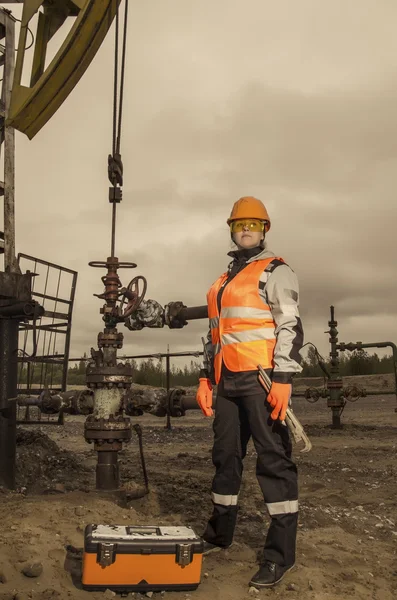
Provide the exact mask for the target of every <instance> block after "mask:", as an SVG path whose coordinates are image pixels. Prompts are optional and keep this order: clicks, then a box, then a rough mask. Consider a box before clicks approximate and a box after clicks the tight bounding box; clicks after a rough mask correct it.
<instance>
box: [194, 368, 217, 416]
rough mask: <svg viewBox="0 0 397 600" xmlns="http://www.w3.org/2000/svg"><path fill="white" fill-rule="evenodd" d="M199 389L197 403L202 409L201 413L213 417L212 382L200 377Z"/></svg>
mask: <svg viewBox="0 0 397 600" xmlns="http://www.w3.org/2000/svg"><path fill="white" fill-rule="evenodd" d="M199 382H200V383H199V387H198V390H197V394H196V402H197V404H198V405H199V407H200V408H201V412H202V413H203V415H205V416H206V417H211V416H212V415H213V411H212V393H213V392H212V384H211V380H210V379H207V378H206V377H200V379H199Z"/></svg>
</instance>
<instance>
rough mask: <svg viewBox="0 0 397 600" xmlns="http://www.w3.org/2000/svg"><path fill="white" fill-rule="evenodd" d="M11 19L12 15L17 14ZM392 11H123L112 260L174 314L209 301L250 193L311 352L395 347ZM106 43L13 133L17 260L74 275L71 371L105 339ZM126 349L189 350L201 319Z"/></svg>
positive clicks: (310, 0)
mask: <svg viewBox="0 0 397 600" xmlns="http://www.w3.org/2000/svg"><path fill="white" fill-rule="evenodd" d="M15 13H16V14H17V10H15ZM396 21H397V5H396V4H395V3H394V2H390V1H389V0H387V1H386V0H385V1H382V0H373V1H369V0H355V1H352V2H349V3H347V2H345V1H342V0H333V1H332V2H330V1H329V0H300V1H299V2H296V1H294V0H289V1H279V2H277V3H276V2H272V1H270V0H227V1H226V0H217V2H213V1H209V0H201V1H200V2H196V1H193V0H167V1H164V0H151V1H148V2H145V3H138V2H133V1H131V0H130V20H129V37H128V44H127V54H128V55H127V74H126V85H125V106H124V117H123V133H122V157H123V163H124V190H123V194H124V199H123V202H122V203H121V204H120V205H119V207H118V217H117V243H116V255H117V256H118V257H119V259H120V260H123V261H133V262H136V263H138V268H137V269H135V270H128V271H127V270H123V271H120V275H121V277H122V281H123V283H124V284H127V283H128V280H129V279H130V278H132V277H133V276H135V275H144V276H145V277H146V278H147V280H148V292H147V297H149V298H154V299H156V300H158V301H159V302H160V303H162V304H164V303H166V302H169V301H171V300H182V301H184V303H185V304H187V305H188V306H196V305H201V304H204V303H205V296H206V292H207V289H208V288H209V286H210V285H211V283H212V282H213V281H214V280H215V279H216V278H217V277H218V275H219V274H220V273H221V272H223V271H224V270H225V268H226V266H227V264H228V262H229V258H228V257H227V256H226V253H227V252H228V251H229V250H230V240H229V234H228V229H227V225H226V222H225V221H226V218H227V216H228V214H229V212H230V209H231V206H232V204H233V202H234V201H235V200H237V199H238V198H239V197H240V196H242V195H255V196H256V197H259V198H261V199H262V200H263V202H264V203H265V204H266V206H267V208H268V211H269V213H270V216H271V218H272V228H271V231H270V233H269V235H268V237H267V242H268V247H269V249H271V250H272V251H273V252H275V253H276V254H278V255H281V256H283V257H284V258H285V260H286V261H287V262H288V263H289V264H290V265H291V267H292V268H293V269H294V270H295V271H296V273H297V275H298V277H299V282H300V290H301V301H300V304H301V315H302V320H303V324H304V329H305V341H309V340H310V341H312V342H314V343H315V344H316V345H318V348H319V350H320V352H322V353H323V354H326V353H328V352H329V346H328V336H327V335H325V334H324V331H325V330H326V329H327V328H328V325H327V322H328V319H329V305H330V304H334V305H335V309H336V317H337V319H338V322H339V326H338V329H339V331H340V335H339V339H340V340H341V341H346V342H347V341H356V340H361V341H363V342H371V341H379V340H392V341H395V338H396V336H395V332H396V324H397V316H396V315H397V308H396V307H397V302H396V299H397V283H396V282H397V278H396V262H397V250H396V245H395V243H394V238H395V223H396V219H397V203H396V201H395V195H396V189H397V109H396V106H397V41H396V36H395V23H396ZM113 39H114V36H113V28H112V31H111V32H110V34H109V35H108V37H107V39H106V41H105V43H104V44H103V46H102V47H101V48H100V50H99V52H98V54H97V56H96V57H95V59H94V61H93V63H92V64H91V66H90V68H89V69H88V71H87V73H86V74H85V76H84V77H83V78H82V80H81V81H80V83H79V84H78V86H77V88H76V89H75V90H74V92H73V93H72V94H71V96H70V97H69V98H68V99H67V101H66V102H65V104H64V105H63V106H62V107H61V108H60V109H59V111H58V113H57V114H56V115H55V116H54V117H53V119H52V120H51V121H50V122H49V123H48V124H47V125H46V126H45V127H44V129H43V130H42V131H41V132H40V133H39V134H38V135H37V136H36V137H35V138H34V139H33V140H32V141H29V140H28V139H27V138H26V137H25V136H23V134H20V133H17V139H16V142H17V154H16V161H17V162H16V169H17V184H16V206H17V250H18V251H21V252H25V253H27V254H31V255H34V256H37V257H40V258H44V259H48V260H51V261H53V262H55V263H58V264H61V265H63V266H65V267H69V268H71V269H76V270H78V272H79V279H78V286H77V295H76V303H75V311H74V318H73V332H72V349H71V352H72V355H74V356H76V355H77V356H79V355H81V354H82V353H83V352H84V351H88V350H89V348H90V346H94V345H95V344H96V337H97V333H98V331H99V330H100V329H102V321H101V317H100V315H99V308H100V307H101V306H102V304H103V301H101V300H98V299H96V298H95V297H93V294H94V293H101V292H102V291H103V288H102V283H101V280H100V278H101V276H102V275H104V274H105V272H104V271H102V270H100V269H93V268H90V267H88V266H87V264H88V262H89V261H91V260H105V259H106V257H107V256H108V255H109V251H110V222H111V219H110V217H111V208H110V204H109V203H108V200H107V194H108V191H107V190H108V181H107V155H108V153H109V152H110V149H111V127H112V77H113V71H112V68H113V64H112V63H113ZM121 329H122V331H123V332H124V333H125V345H124V349H125V352H126V353H128V354H136V353H143V352H161V351H166V348H167V344H169V345H170V349H171V350H172V351H181V350H193V349H198V348H199V347H200V337H201V336H202V335H205V333H206V330H207V323H206V322H205V321H199V322H191V323H190V324H189V325H188V326H187V327H185V328H184V329H183V330H178V331H171V330H169V329H168V328H166V329H163V330H148V329H147V330H144V331H142V332H129V331H128V330H127V329H125V328H124V327H121Z"/></svg>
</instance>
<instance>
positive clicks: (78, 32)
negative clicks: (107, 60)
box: [7, 0, 120, 139]
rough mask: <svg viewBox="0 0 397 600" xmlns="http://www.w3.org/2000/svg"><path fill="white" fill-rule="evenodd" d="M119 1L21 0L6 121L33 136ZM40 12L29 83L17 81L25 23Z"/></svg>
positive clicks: (86, 61)
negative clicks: (55, 45) (66, 26)
mask: <svg viewBox="0 0 397 600" xmlns="http://www.w3.org/2000/svg"><path fill="white" fill-rule="evenodd" d="M119 4H120V0H73V1H72V0H52V1H51V3H49V2H47V0H24V1H23V12H22V23H21V30H20V35H19V43H18V52H17V59H16V64H15V72H14V82H13V86H12V91H11V100H10V107H9V112H8V118H7V125H10V126H12V127H14V128H15V129H17V130H18V131H21V132H22V133H25V134H26V135H27V136H28V138H29V139H32V138H33V137H34V136H35V135H36V134H37V133H38V132H39V131H40V130H41V128H42V127H43V126H44V125H45V124H46V123H47V121H48V120H49V119H50V118H51V117H52V116H53V115H54V113H55V112H56V111H57V110H58V108H59V107H60V106H61V105H62V103H63V102H64V101H65V100H66V98H67V97H68V95H69V94H70V92H71V91H72V90H73V88H74V87H75V86H76V84H77V83H78V82H79V80H80V78H81V77H82V76H83V75H84V73H85V71H86V69H87V67H88V66H89V65H90V63H91V61H92V59H93V58H94V56H95V54H96V52H97V51H98V49H99V47H100V45H101V44H102V42H103V40H104V38H105V36H106V34H107V32H108V30H109V28H110V26H111V24H112V21H113V19H114V17H115V14H116V11H117V8H118V5H119ZM41 7H42V9H43V10H42V12H39V18H38V27H37V34H36V40H35V48H34V56H33V64H32V71H31V77H30V86H26V85H22V83H21V79H22V72H23V65H24V59H25V48H26V46H27V41H29V40H28V37H27V34H28V26H29V22H30V20H31V19H32V17H33V16H34V15H35V14H36V13H37V11H39V9H40V8H41ZM68 17H76V18H75V22H74V24H73V26H72V28H71V30H70V32H69V34H68V35H67V37H66V39H65V40H64V42H63V44H62V46H61V47H60V48H59V50H58V52H57V53H56V55H55V57H54V58H53V60H52V61H51V63H50V64H49V65H48V67H47V68H46V69H44V65H45V58H46V51H47V44H48V42H49V41H50V39H51V38H52V37H53V35H54V34H55V33H56V32H57V31H58V30H59V28H60V27H61V26H62V25H63V23H64V22H65V20H66V19H67V18H68Z"/></svg>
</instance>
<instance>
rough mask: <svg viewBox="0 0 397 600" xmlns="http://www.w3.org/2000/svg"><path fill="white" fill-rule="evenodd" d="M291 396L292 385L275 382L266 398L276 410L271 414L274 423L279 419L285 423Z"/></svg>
mask: <svg viewBox="0 0 397 600" xmlns="http://www.w3.org/2000/svg"><path fill="white" fill-rule="evenodd" d="M291 394H292V385H291V384H290V383H277V382H276V381H273V383H272V387H271V388H270V392H269V393H268V395H267V398H266V400H267V401H268V402H269V404H270V406H272V407H273V408H274V410H273V411H272V413H271V414H270V416H271V418H272V419H273V421H276V420H277V419H280V421H285V416H286V414H287V408H288V405H289V401H290V398H291Z"/></svg>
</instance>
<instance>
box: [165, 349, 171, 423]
mask: <svg viewBox="0 0 397 600" xmlns="http://www.w3.org/2000/svg"><path fill="white" fill-rule="evenodd" d="M165 381H166V383H165V385H166V388H167V395H168V394H169V392H170V347H169V345H168V346H167V354H166V357H165ZM166 429H168V431H171V429H172V427H171V415H170V411H169V410H168V411H167V425H166Z"/></svg>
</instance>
